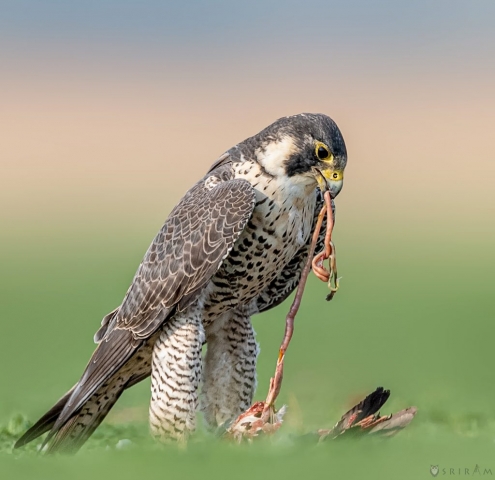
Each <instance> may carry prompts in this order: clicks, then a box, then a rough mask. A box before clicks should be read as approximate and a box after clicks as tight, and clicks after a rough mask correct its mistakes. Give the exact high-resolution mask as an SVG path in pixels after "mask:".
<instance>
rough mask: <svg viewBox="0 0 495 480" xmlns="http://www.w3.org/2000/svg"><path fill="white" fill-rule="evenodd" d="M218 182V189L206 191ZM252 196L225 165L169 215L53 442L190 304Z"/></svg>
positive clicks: (109, 321) (107, 324)
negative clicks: (163, 326) (150, 339)
mask: <svg viewBox="0 0 495 480" xmlns="http://www.w3.org/2000/svg"><path fill="white" fill-rule="evenodd" d="M210 176H215V177H216V179H218V180H219V183H218V184H217V185H216V186H214V187H213V188H211V189H209V188H207V186H206V184H205V182H206V180H207V179H208V177H210ZM254 205H255V191H254V189H253V188H252V186H251V184H250V183H248V182H247V181H245V180H241V179H232V173H231V169H230V168H229V166H228V165H227V166H220V167H219V168H218V169H216V170H213V171H212V172H211V173H209V174H208V175H207V176H206V177H205V178H204V179H203V180H202V181H200V182H198V183H197V184H196V185H195V186H194V187H193V188H191V190H189V192H188V193H187V194H186V195H185V196H184V197H183V198H182V200H181V201H180V202H179V204H178V205H177V206H176V207H175V208H174V209H173V210H172V212H171V214H170V216H169V218H168V219H167V221H166V222H165V224H164V225H163V227H162V229H161V230H160V232H159V233H158V234H157V236H156V237H155V239H154V240H153V242H152V244H151V246H150V247H149V249H148V251H147V253H146V255H145V256H144V259H143V261H142V262H141V264H140V266H139V268H138V270H137V272H136V275H135V277H134V280H133V282H132V284H131V286H130V288H129V290H128V291H127V293H126V295H125V297H124V300H123V302H122V305H121V306H120V307H119V308H118V309H117V310H116V311H114V312H112V313H111V314H109V315H107V317H105V319H104V321H103V322H102V327H101V329H100V330H99V331H98V332H97V334H96V335H95V339H97V340H98V341H99V344H98V347H97V348H96V350H95V352H94V354H93V356H92V357H91V359H90V361H89V363H88V365H87V367H86V370H85V371H84V373H83V376H82V377H81V380H80V381H79V383H78V385H77V386H76V388H75V389H74V391H73V392H72V394H71V396H70V399H69V400H68V401H67V404H66V405H65V407H64V409H63V411H62V412H61V414H60V416H59V417H58V419H57V422H56V423H55V425H54V427H53V429H52V431H51V432H50V435H49V437H48V438H47V440H46V441H48V440H49V439H50V437H52V436H53V435H54V434H55V433H56V432H57V430H58V429H60V428H61V427H62V426H63V425H64V423H66V422H67V421H68V419H70V418H71V417H72V416H73V415H74V414H75V413H76V412H77V411H78V410H79V409H80V408H81V406H82V405H83V404H84V402H85V401H86V400H87V399H88V398H89V397H90V396H91V395H92V394H93V393H94V392H95V391H96V390H97V389H98V388H99V387H100V386H101V385H102V384H103V383H104V382H105V381H106V380H107V379H108V378H109V377H111V376H112V375H113V374H114V373H115V372H116V371H117V370H118V369H119V368H121V367H122V365H123V364H124V363H125V362H127V360H128V359H129V358H130V357H131V356H132V354H133V353H134V352H135V351H136V349H137V348H138V347H139V346H140V345H141V344H142V343H143V341H144V340H145V339H147V338H148V337H150V336H151V335H152V334H153V333H154V332H155V331H156V330H157V329H158V327H159V326H160V325H161V324H162V323H163V322H164V321H165V320H166V318H167V317H168V316H169V315H171V314H172V313H173V312H174V311H175V309H176V308H180V309H184V308H186V307H187V306H188V305H189V304H191V302H193V301H194V300H195V299H196V298H197V295H198V293H199V292H200V290H201V288H202V287H204V286H205V284H206V283H207V282H208V281H209V280H210V279H211V277H212V276H213V275H214V274H215V272H216V271H217V270H218V268H219V267H220V265H221V263H222V261H223V259H224V258H225V257H226V256H227V255H228V253H229V252H230V250H231V249H232V247H233V245H234V243H235V241H236V240H237V238H238V237H239V235H240V234H241V232H242V231H243V230H244V227H245V225H246V224H247V222H248V220H249V218H250V217H251V214H252V212H253V209H254Z"/></svg>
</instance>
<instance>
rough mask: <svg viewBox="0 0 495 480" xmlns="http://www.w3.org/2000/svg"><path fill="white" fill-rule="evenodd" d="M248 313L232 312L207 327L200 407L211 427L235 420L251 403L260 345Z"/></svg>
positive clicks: (254, 388)
mask: <svg viewBox="0 0 495 480" xmlns="http://www.w3.org/2000/svg"><path fill="white" fill-rule="evenodd" d="M254 335H255V334H254V330H253V327H252V325H251V320H250V318H249V316H247V315H245V314H243V313H242V312H239V311H236V310H234V311H230V312H227V313H225V314H223V315H222V316H220V317H219V318H217V319H216V320H215V321H214V323H213V324H212V325H211V326H209V327H208V328H207V329H206V342H207V350H206V357H205V365H204V378H203V382H204V384H203V393H202V397H201V410H202V411H203V412H204V415H205V420H206V423H207V424H208V426H210V427H213V428H216V427H218V426H220V425H223V424H225V422H228V421H231V420H234V419H235V418H237V417H238V416H239V415H240V414H241V413H242V412H244V411H245V410H246V409H247V408H249V407H250V406H251V402H252V400H253V395H254V392H255V390H256V359H257V357H258V352H259V349H258V344H257V343H256V340H255V337H254Z"/></svg>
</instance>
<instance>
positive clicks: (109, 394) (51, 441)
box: [14, 374, 148, 453]
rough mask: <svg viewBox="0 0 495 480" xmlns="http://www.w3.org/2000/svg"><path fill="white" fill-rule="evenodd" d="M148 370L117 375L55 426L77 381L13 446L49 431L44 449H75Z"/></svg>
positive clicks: (48, 450)
mask: <svg viewBox="0 0 495 480" xmlns="http://www.w3.org/2000/svg"><path fill="white" fill-rule="evenodd" d="M147 377H148V375H147V374H141V375H133V376H132V377H131V378H130V379H129V380H128V381H127V382H125V383H124V382H123V381H122V379H121V378H116V379H114V380H113V381H112V382H109V383H107V384H105V385H103V386H102V387H101V388H100V389H99V390H98V391H97V392H96V393H95V394H94V395H93V396H92V397H91V398H90V399H89V400H88V401H87V402H86V403H85V404H84V405H83V406H82V408H81V409H79V410H78V411H77V412H76V413H75V414H74V415H73V416H72V417H71V418H69V419H68V420H67V421H66V422H65V423H64V424H63V425H62V426H61V427H60V428H58V429H56V430H53V426H54V425H55V422H56V421H57V419H58V417H59V416H60V414H61V412H62V411H63V409H64V407H65V404H66V403H67V401H68V400H69V398H70V397H71V395H72V392H73V391H74V389H75V388H76V386H77V385H75V386H74V387H72V388H71V389H70V390H69V391H68V392H67V393H66V394H65V395H64V396H63V397H62V398H61V399H60V400H59V401H58V402H57V403H56V404H55V405H54V406H53V407H52V408H51V409H50V410H49V411H48V412H47V413H45V415H43V416H42V417H41V418H40V419H39V420H38V421H37V422H36V423H35V424H34V425H33V426H32V427H31V428H30V429H29V430H28V431H27V432H26V433H24V435H23V436H22V437H21V438H19V440H17V442H16V443H15V445H14V448H20V447H22V446H24V445H26V444H27V443H29V442H32V441H33V440H35V439H36V438H38V437H40V436H41V435H43V434H44V433H46V432H48V431H49V432H50V433H49V434H48V436H47V437H46V438H45V440H44V441H43V444H42V447H41V448H42V449H43V451H46V452H49V453H53V452H67V453H69V452H75V451H77V450H79V448H81V447H82V445H83V444H84V443H85V442H86V440H87V439H88V438H89V437H90V436H91V435H92V433H93V432H94V431H95V430H96V428H97V427H98V426H99V425H100V423H101V422H102V421H103V419H104V418H105V417H106V416H107V414H108V412H109V411H110V409H111V408H112V407H113V405H114V404H115V402H116V401H117V400H118V399H119V397H120V395H121V394H122V393H123V392H124V390H125V389H127V388H130V387H132V386H133V385H136V384H137V383H139V382H140V381H141V380H144V379H145V378H147Z"/></svg>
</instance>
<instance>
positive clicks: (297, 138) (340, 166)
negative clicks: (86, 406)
mask: <svg viewBox="0 0 495 480" xmlns="http://www.w3.org/2000/svg"><path fill="white" fill-rule="evenodd" d="M243 144H244V146H245V147H247V148H248V149H249V150H250V153H251V152H252V151H253V149H254V154H255V157H256V160H257V161H258V163H259V164H260V165H261V166H262V167H263V169H264V170H265V171H266V172H267V173H268V174H269V175H271V176H275V177H280V176H285V177H286V178H287V180H288V181H290V182H292V183H303V184H306V185H314V186H315V187H316V186H319V188H320V189H321V190H322V191H324V190H327V189H328V190H330V194H331V196H332V197H333V198H335V197H336V196H337V195H338V194H339V192H340V190H341V189H342V184H343V181H344V168H345V166H346V163H347V151H346V148H345V143H344V139H343V138H342V134H341V133H340V130H339V128H338V127H337V125H336V124H335V122H334V121H333V120H332V119H331V118H330V117H327V116H326V115H323V114H312V113H301V114H299V115H293V116H290V117H284V118H281V119H279V120H277V121H276V122H274V123H272V124H271V125H270V126H268V127H267V128H265V129H264V130H262V131H261V132H260V133H258V134H257V135H255V136H254V137H251V138H249V139H247V140H245V142H243ZM240 146H241V151H242V150H243V149H242V144H240ZM246 153H247V152H246Z"/></svg>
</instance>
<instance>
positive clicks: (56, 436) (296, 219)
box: [16, 113, 347, 451]
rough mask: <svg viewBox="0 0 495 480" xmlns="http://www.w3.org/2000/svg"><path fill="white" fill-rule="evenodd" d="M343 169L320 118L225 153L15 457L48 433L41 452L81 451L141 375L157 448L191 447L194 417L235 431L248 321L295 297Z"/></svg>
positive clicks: (338, 138)
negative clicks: (170, 444) (163, 444)
mask: <svg viewBox="0 0 495 480" xmlns="http://www.w3.org/2000/svg"><path fill="white" fill-rule="evenodd" d="M346 162H347V153H346V147H345V143H344V140H343V138H342V134H341V133H340V130H339V129H338V127H337V125H336V124H335V123H334V122H333V120H331V119H330V118H329V117H327V116H326V115H322V114H308V113H304V114H299V115H294V116H289V117H284V118H281V119H279V120H277V121H276V122H274V123H273V124H271V125H270V126H268V127H267V128H265V129H264V130H262V131H261V132H259V133H258V134H256V135H254V136H253V137H250V138H248V139H246V140H244V141H243V142H241V143H239V144H238V145H236V146H234V147H233V148H231V149H230V150H228V151H227V152H226V153H224V154H223V155H222V156H221V157H220V158H219V159H218V160H217V161H216V162H215V163H214V164H213V165H212V167H211V168H210V170H209V171H208V173H207V174H206V175H205V176H204V177H203V178H202V179H201V180H199V181H198V182H197V183H196V184H195V185H194V186H193V187H192V188H191V189H190V190H189V191H188V192H187V193H186V194H185V195H184V197H183V198H182V199H181V200H180V201H179V203H178V204H177V206H176V207H175V208H174V209H173V210H172V212H171V213H170V216H169V217H168V219H167V220H166V221H165V224H164V225H163V227H162V228H161V230H160V231H159V232H158V234H157V235H156V237H155V239H154V240H153V242H152V243H151V246H150V247H149V249H148V251H147V252H146V254H145V256H144V259H143V261H142V262H141V264H140V265H139V268H138V270H137V272H136V275H135V277H134V279H133V281H132V284H131V286H130V287H129V289H128V291H127V293H126V295H125V297H124V299H123V301H122V304H121V305H120V306H119V307H117V308H116V309H115V310H114V311H112V312H110V313H109V314H108V315H106V316H105V317H104V318H103V320H102V322H101V327H100V329H99V330H98V331H97V332H96V334H95V337H94V340H95V342H96V343H97V347H96V349H95V351H94V353H93V355H92V357H91V359H90V360H89V363H88V365H87V367H86V369H85V371H84V373H83V374H82V377H81V378H80V380H79V381H78V382H77V383H76V385H75V386H74V387H73V388H72V389H71V390H69V391H68V392H67V393H66V394H65V395H64V396H63V397H62V398H61V399H60V400H59V401H58V402H57V403H56V405H55V406H54V407H53V408H52V409H51V410H50V411H48V412H47V413H46V414H45V415H44V416H43V417H42V418H41V419H40V420H39V421H38V422H37V423H36V424H35V425H33V427H31V428H30V429H29V430H28V431H27V432H26V433H25V434H24V435H23V436H22V437H21V438H20V439H19V440H18V442H17V444H16V446H17V447H19V446H22V445H24V444H26V443H27V442H30V441H31V440H33V439H35V438H37V437H38V436H40V435H42V434H43V433H45V432H49V433H48V435H47V437H46V438H45V441H44V445H45V449H46V450H48V451H74V450H77V449H78V448H80V447H81V446H82V445H83V443H84V442H85V441H86V440H87V439H88V438H89V436H90V435H91V434H92V433H93V432H94V430H95V429H96V428H97V427H98V425H100V423H101V422H102V420H103V419H104V417H105V416H106V415H107V413H108V412H109V410H110V409H111V408H112V406H113V405H114V404H115V402H116V401H117V399H118V398H119V397H120V395H121V394H122V392H123V391H124V390H125V389H127V388H129V387H131V386H133V385H135V384H136V383H138V382H140V381H141V380H143V379H145V378H147V377H148V376H149V375H151V403H150V407H149V423H150V429H151V433H152V434H153V435H154V436H155V437H157V438H158V439H160V440H165V439H170V438H171V439H178V440H181V439H186V438H187V437H188V435H190V434H191V433H192V432H193V431H194V430H195V427H196V412H197V411H198V410H200V411H202V412H203V414H204V419H205V421H206V423H207V425H208V426H210V427H212V428H215V427H218V426H222V425H225V424H226V423H227V422H229V421H231V420H233V419H235V418H237V416H238V415H240V414H241V413H242V412H243V411H245V410H246V409H247V408H248V407H249V406H250V405H251V402H252V399H253V394H254V391H255V388H256V360H257V355H258V345H257V343H256V340H255V333H254V331H253V327H252V324H251V316H252V315H254V314H256V313H260V312H264V311H266V310H269V309H271V308H273V307H275V306H277V305H279V304H280V303H281V302H282V301H283V300H285V299H286V298H287V297H288V296H289V295H290V293H291V292H292V291H293V290H294V289H295V287H296V286H297V284H298V282H299V278H300V275H301V270H302V268H303V266H304V264H305V262H306V260H307V256H308V250H309V245H310V241H311V233H312V230H313V228H314V225H315V222H316V217H317V215H318V212H319V211H320V209H321V206H322V205H323V198H322V194H321V187H322V186H324V187H325V188H328V189H329V190H330V193H331V196H332V199H333V198H335V197H336V196H337V194H338V193H339V192H340V190H341V188H342V183H343V172H344V168H345V166H346ZM319 187H320V188H319ZM332 208H333V209H334V208H335V206H334V203H333V200H332ZM324 231H325V229H324V228H323V229H322V232H324ZM323 234H324V233H323ZM323 234H322V237H321V239H320V242H319V247H318V248H319V249H320V250H321V249H322V248H323ZM205 344H206V354H204V355H203V346H204V345H205ZM200 385H201V393H200Z"/></svg>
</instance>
